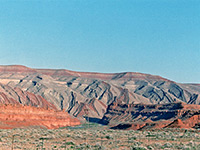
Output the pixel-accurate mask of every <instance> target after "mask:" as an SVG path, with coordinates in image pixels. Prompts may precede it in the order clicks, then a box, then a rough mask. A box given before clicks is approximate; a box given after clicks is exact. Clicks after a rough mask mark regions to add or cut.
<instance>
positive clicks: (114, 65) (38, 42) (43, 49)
mask: <svg viewBox="0 0 200 150" xmlns="http://www.w3.org/2000/svg"><path fill="white" fill-rule="evenodd" d="M0 64H1V65H11V64H21V65H25V66H28V67H33V68H65V69H70V70H75V71H91V72H106V73H107V72H124V71H130V72H142V73H149V74H154V75H160V76H163V77H166V78H168V79H171V80H174V81H177V82H182V83H186V82H193V83H200V1H199V0H65V1H64V0H63V1H61V0H55V1H49V0H48V1H47V0H32V1H31V0H27V1H25V0H18V1H13V0H12V1H11V0H8V1H6V0H0Z"/></svg>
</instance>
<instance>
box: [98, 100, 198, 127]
mask: <svg viewBox="0 0 200 150" xmlns="http://www.w3.org/2000/svg"><path fill="white" fill-rule="evenodd" d="M101 123H102V124H106V125H110V126H113V127H112V128H114V129H115V128H119V129H124V128H132V129H154V128H193V127H195V126H196V125H197V124H199V123H200V105H194V104H186V103H183V102H178V103H168V104H122V103H120V102H114V103H112V104H110V105H109V107H108V109H107V112H106V113H105V115H104V117H103V118H102V120H101Z"/></svg>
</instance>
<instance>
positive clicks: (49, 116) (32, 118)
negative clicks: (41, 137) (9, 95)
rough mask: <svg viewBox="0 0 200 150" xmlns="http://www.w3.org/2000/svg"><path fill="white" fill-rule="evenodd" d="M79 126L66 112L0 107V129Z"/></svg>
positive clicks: (26, 107)
mask: <svg viewBox="0 0 200 150" xmlns="http://www.w3.org/2000/svg"><path fill="white" fill-rule="evenodd" d="M76 125H80V121H79V120H78V119H76V118H72V117H71V116H69V114H68V113H67V112H64V111H55V110H52V109H44V108H36V107H32V106H22V105H18V104H15V105H11V104H9V105H8V104H5V105H0V129H12V128H22V127H40V128H48V129H55V128H59V127H64V126H76Z"/></svg>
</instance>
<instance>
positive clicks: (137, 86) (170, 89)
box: [0, 65, 200, 119]
mask: <svg viewBox="0 0 200 150" xmlns="http://www.w3.org/2000/svg"><path fill="white" fill-rule="evenodd" d="M199 95H200V85H198V84H180V83H176V82H173V81H170V80H168V79H165V78H162V77H160V76H154V75H149V74H142V73H132V72H124V73H109V74H103V73H89V72H75V71H69V70H65V69H32V68H28V67H25V66H19V65H15V66H0V102H1V103H4V104H6V103H12V104H15V103H19V104H22V105H30V106H36V107H42V108H51V109H54V110H65V111H67V112H68V113H69V114H71V115H73V116H75V117H78V118H82V117H84V116H85V114H86V110H87V112H88V114H87V115H88V116H89V117H91V118H97V119H101V118H102V117H103V116H104V114H105V113H106V112H107V109H108V106H109V105H111V104H112V103H113V102H116V101H120V103H121V104H126V105H129V104H139V103H144V104H168V103H177V102H184V103H185V104H197V105H199V104H200V96H199Z"/></svg>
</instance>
